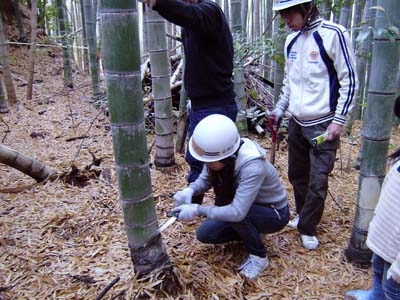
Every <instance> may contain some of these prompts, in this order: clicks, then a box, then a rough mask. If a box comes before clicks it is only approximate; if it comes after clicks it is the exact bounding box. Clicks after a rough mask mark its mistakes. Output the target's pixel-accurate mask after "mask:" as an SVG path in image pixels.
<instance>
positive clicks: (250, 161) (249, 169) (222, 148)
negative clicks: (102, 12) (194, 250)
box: [173, 114, 290, 280]
mask: <svg viewBox="0 0 400 300" xmlns="http://www.w3.org/2000/svg"><path fill="white" fill-rule="evenodd" d="M189 151H190V153H191V154H192V155H193V156H194V157H195V158H196V159H198V160H200V161H202V162H204V163H205V165H204V167H203V170H202V172H201V174H200V176H199V177H198V178H197V179H196V181H194V182H192V183H190V185H189V186H188V187H186V188H185V189H183V190H181V191H179V192H177V193H176V194H175V195H174V201H175V205H176V207H175V208H174V209H173V212H175V213H179V215H178V219H179V220H192V219H193V218H195V217H197V216H205V217H206V219H205V220H204V221H203V222H202V223H201V225H200V226H199V227H198V229H197V231H196V236H197V239H198V240H199V241H200V242H202V243H208V244H222V243H228V242H232V241H241V242H242V244H243V246H244V247H245V249H246V250H247V252H248V253H249V256H248V257H247V259H246V260H245V261H244V263H243V264H242V265H241V266H240V267H239V268H238V270H240V274H241V275H243V276H245V277H246V278H248V279H250V280H253V279H255V278H256V277H257V276H258V275H259V274H261V273H262V272H263V271H264V270H265V269H266V268H267V267H268V265H269V259H268V255H267V250H266V248H265V246H264V244H263V242H262V236H263V234H268V233H274V232H278V231H280V230H281V229H282V228H284V227H285V226H286V224H287V222H288V221H289V216H290V210H289V206H288V200H287V195H286V191H285V189H284V187H283V185H282V183H281V181H280V178H279V175H278V172H277V170H276V169H275V168H274V166H273V165H272V164H270V163H269V162H268V161H266V160H265V154H266V152H265V150H264V149H263V148H261V146H259V145H258V144H257V143H255V142H253V141H251V140H249V139H247V138H242V139H241V138H240V136H239V132H238V130H237V128H236V125H235V123H234V122H233V121H232V120H231V119H229V118H228V117H226V116H223V115H219V114H214V115H210V116H207V117H206V118H204V119H203V120H202V121H200V122H199V124H198V125H197V126H196V128H195V130H194V132H193V135H192V137H191V138H190V140H189ZM211 188H213V191H214V194H215V205H199V204H194V203H191V198H192V195H196V194H203V193H205V192H206V191H208V190H209V189H211Z"/></svg>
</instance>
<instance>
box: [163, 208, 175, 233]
mask: <svg viewBox="0 0 400 300" xmlns="http://www.w3.org/2000/svg"><path fill="white" fill-rule="evenodd" d="M178 215H179V211H177V212H172V211H168V212H167V216H168V217H170V218H169V219H168V220H167V221H165V223H164V224H162V225H161V226H160V227H159V228H158V230H159V231H160V232H163V231H164V230H165V229H167V228H168V227H169V226H171V225H172V224H174V223H175V221H176V220H178Z"/></svg>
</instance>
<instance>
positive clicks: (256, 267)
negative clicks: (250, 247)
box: [239, 254, 269, 280]
mask: <svg viewBox="0 0 400 300" xmlns="http://www.w3.org/2000/svg"><path fill="white" fill-rule="evenodd" d="M268 266H269V260H268V256H266V257H260V256H256V255H253V254H250V255H249V257H248V258H247V260H246V261H245V262H244V263H243V264H242V265H241V266H240V267H239V270H241V271H240V274H241V275H243V276H246V277H247V278H248V279H250V280H253V279H255V278H256V277H257V276H258V275H260V273H261V272H263V271H264V270H265V269H266V268H267V267H268Z"/></svg>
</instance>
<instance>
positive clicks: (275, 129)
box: [268, 116, 282, 164]
mask: <svg viewBox="0 0 400 300" xmlns="http://www.w3.org/2000/svg"><path fill="white" fill-rule="evenodd" d="M281 121H282V118H279V120H278V122H277V123H275V116H270V117H269V118H268V125H269V129H270V130H271V156H270V157H269V162H270V163H271V164H275V150H276V142H277V139H278V131H279V126H280V124H281Z"/></svg>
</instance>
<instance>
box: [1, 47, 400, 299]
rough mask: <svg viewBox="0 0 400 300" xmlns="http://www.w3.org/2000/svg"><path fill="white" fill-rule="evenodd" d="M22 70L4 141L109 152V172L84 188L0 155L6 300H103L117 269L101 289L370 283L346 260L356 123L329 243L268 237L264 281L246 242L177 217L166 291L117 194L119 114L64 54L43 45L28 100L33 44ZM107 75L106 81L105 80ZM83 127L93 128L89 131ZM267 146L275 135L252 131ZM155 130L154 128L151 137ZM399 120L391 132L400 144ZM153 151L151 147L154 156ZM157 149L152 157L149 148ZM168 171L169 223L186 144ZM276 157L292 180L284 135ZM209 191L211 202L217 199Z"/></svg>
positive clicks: (230, 294) (20, 52)
mask: <svg viewBox="0 0 400 300" xmlns="http://www.w3.org/2000/svg"><path fill="white" fill-rule="evenodd" d="M9 51H10V57H11V58H12V70H13V74H14V76H15V84H16V89H17V93H18V98H19V100H20V105H18V106H17V107H10V112H9V113H8V114H3V115H1V116H0V117H1V119H0V121H1V122H0V137H1V139H2V143H3V144H4V145H6V146H8V147H10V148H12V149H14V150H17V151H19V152H21V153H23V154H25V155H28V156H31V157H34V158H36V159H38V160H40V161H42V162H44V163H46V164H48V165H49V166H51V167H52V168H54V169H56V170H57V171H59V172H68V171H69V170H70V166H71V164H74V165H75V166H77V167H78V168H79V169H81V170H82V169H84V168H85V167H86V166H88V165H89V164H90V163H91V162H92V156H93V155H94V156H95V157H96V158H101V159H102V161H101V165H100V170H101V171H102V172H101V174H107V173H108V174H110V176H104V175H101V176H100V177H98V178H91V179H90V180H89V181H88V182H87V185H86V186H84V187H78V186H71V185H68V184H65V183H63V182H61V181H54V182H47V183H46V184H37V183H36V182H35V181H34V180H33V179H32V178H30V177H28V176H27V175H24V174H23V173H21V172H19V171H17V170H15V169H12V168H10V167H8V166H6V165H0V190H1V192H0V228H1V230H0V299H1V300H5V299H7V300H9V299H99V298H96V297H99V295H100V293H101V292H102V291H104V289H105V288H106V286H107V285H108V284H110V283H111V282H112V281H113V280H114V279H116V280H118V279H117V278H119V280H118V282H117V283H116V284H115V285H113V286H112V287H111V289H110V290H109V291H108V292H107V293H106V294H105V295H104V297H102V298H101V299H248V300H250V299H276V300H279V299H324V300H327V299H344V297H343V295H344V293H345V291H347V290H350V289H355V288H368V287H369V285H370V278H371V270H370V269H362V268H359V267H357V266H354V265H353V264H351V263H348V262H346V261H344V259H343V251H344V250H345V249H346V248H347V246H348V243H349V238H350V234H351V229H352V223H353V219H354V212H355V206H356V202H357V189H358V177H359V175H358V171H357V170H355V169H353V168H351V165H352V162H353V160H354V159H355V158H356V156H357V152H358V149H359V146H360V136H359V127H360V124H356V126H355V130H354V133H353V135H352V136H351V137H347V138H343V140H342V146H341V150H340V151H339V152H338V160H337V163H336V167H335V169H334V171H333V172H332V174H331V176H330V188H329V192H330V195H329V196H328V198H327V201H326V209H325V212H324V215H323V218H322V222H321V224H320V226H319V229H318V238H319V240H320V244H321V245H320V247H319V248H318V249H317V250H316V251H307V250H305V249H304V248H303V247H302V246H301V243H300V239H299V236H298V234H297V232H296V231H295V230H293V229H290V228H285V229H284V230H283V231H281V232H279V233H276V234H272V235H268V236H267V237H266V238H265V241H264V242H265V245H266V246H267V248H268V252H269V257H270V261H271V264H270V266H269V268H268V269H267V270H266V271H265V272H264V273H263V274H262V275H261V276H260V277H259V278H258V279H257V280H255V281H253V282H249V281H247V280H245V279H243V278H242V277H241V276H240V275H239V274H238V272H237V270H236V268H237V267H238V266H239V265H240V263H241V262H242V260H243V259H245V256H246V253H245V252H244V250H243V249H242V248H241V246H240V245H239V244H227V245H216V246H212V245H205V244H201V243H200V242H198V241H196V239H195V235H194V231H195V228H196V227H197V226H198V224H199V223H200V222H201V219H196V220H194V221H191V222H177V223H175V224H174V225H172V226H170V227H169V228H168V229H167V230H166V231H164V232H163V233H162V238H163V241H164V243H165V245H166V248H167V251H168V254H169V257H170V260H171V262H172V263H173V264H174V266H175V271H176V274H177V276H178V278H179V280H180V283H181V291H180V294H179V295H170V296H168V295H160V294H159V293H158V294H157V292H156V291H157V290H158V287H159V286H160V285H162V279H160V278H158V277H157V276H154V277H153V278H147V280H138V279H137V278H136V276H135V274H134V272H133V268H132V262H131V259H130V256H129V251H128V247H127V240H126V234H125V228H124V221H123V214H122V210H121V205H120V203H119V199H118V184H117V181H116V176H115V170H114V163H113V150H112V137H111V133H110V130H109V119H108V117H107V116H106V115H105V114H104V112H103V111H101V110H99V109H97V108H96V107H95V106H94V105H93V104H92V103H91V102H90V98H91V83H90V77H89V76H87V75H84V74H83V73H82V72H79V71H77V70H75V73H74V84H75V86H74V89H64V88H63V84H62V71H61V70H62V69H61V67H62V60H61V58H60V57H59V55H55V56H54V57H51V56H49V53H48V52H47V51H46V49H42V48H39V49H38V54H37V65H36V73H35V79H36V80H38V81H37V83H36V84H34V92H33V94H34V99H33V100H30V101H27V100H26V86H25V85H24V80H23V78H26V76H27V74H26V70H27V65H26V59H25V58H26V57H29V55H28V52H27V51H26V50H24V49H21V48H11V49H10V50H9ZM102 84H103V85H104V82H102ZM84 136H85V137H84ZM250 137H251V138H252V139H255V140H257V141H258V142H259V143H260V144H262V145H263V146H265V147H266V148H269V143H270V138H269V137H268V136H267V137H263V138H261V137H257V136H253V135H251V136H250ZM151 139H152V136H151V135H149V143H150V141H151ZM399 145H400V142H399V130H398V129H395V130H394V131H393V137H392V141H391V146H392V148H397V147H398V146H399ZM151 155H152V154H151ZM150 159H152V157H150ZM176 162H177V164H176V166H175V167H174V168H172V169H170V170H169V171H168V172H161V171H159V170H156V169H154V168H153V167H152V169H151V174H152V183H153V195H154V201H155V206H156V209H157V213H158V220H159V223H160V224H162V223H163V222H164V221H166V218H167V217H166V216H165V211H166V210H167V209H170V208H171V207H172V205H173V203H172V200H171V194H172V193H174V192H176V191H177V190H178V189H180V188H183V187H184V186H185V184H186V182H185V175H186V172H187V165H186V163H185V161H184V158H183V156H182V155H181V154H176ZM276 167H277V169H278V170H279V172H280V174H281V179H282V181H283V183H284V185H285V187H286V188H287V192H288V194H289V197H290V204H291V210H292V211H293V210H294V203H293V195H292V189H291V186H290V184H289V183H288V181H287V177H286V171H287V152H286V149H285V145H284V143H281V149H280V150H279V151H277V152H276ZM210 196H211V195H208V198H207V199H206V202H209V201H211V198H210Z"/></svg>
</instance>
